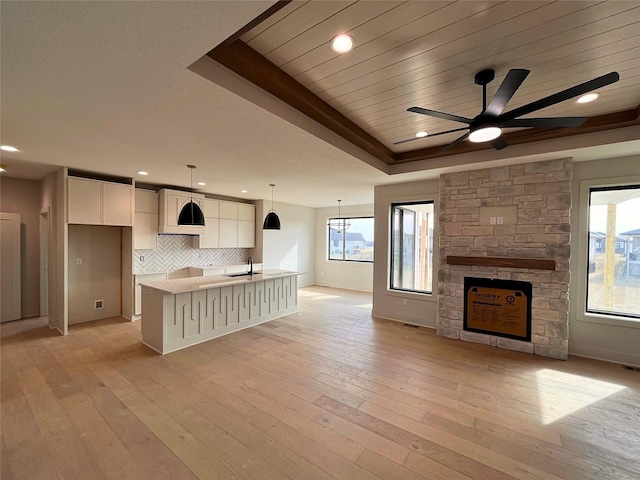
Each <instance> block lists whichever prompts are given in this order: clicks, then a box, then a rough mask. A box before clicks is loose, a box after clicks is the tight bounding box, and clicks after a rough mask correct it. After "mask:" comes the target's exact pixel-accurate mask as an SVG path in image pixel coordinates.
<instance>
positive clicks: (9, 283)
mask: <svg viewBox="0 0 640 480" xmlns="http://www.w3.org/2000/svg"><path fill="white" fill-rule="evenodd" d="M0 275H1V276H2V284H1V287H2V291H0V305H1V310H2V311H1V312H0V322H7V321H9V320H17V319H19V318H20V316H21V313H22V312H21V308H20V302H21V292H20V283H21V276H20V214H18V213H0Z"/></svg>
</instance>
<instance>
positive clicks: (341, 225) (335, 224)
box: [328, 200, 351, 233]
mask: <svg viewBox="0 0 640 480" xmlns="http://www.w3.org/2000/svg"><path fill="white" fill-rule="evenodd" d="M340 202H342V200H338V218H332V219H330V220H329V223H328V225H329V228H332V229H334V230H337V232H338V233H340V232H341V231H343V230H348V229H349V227H350V226H351V222H350V221H349V220H347V219H346V218H342V217H341V216H340Z"/></svg>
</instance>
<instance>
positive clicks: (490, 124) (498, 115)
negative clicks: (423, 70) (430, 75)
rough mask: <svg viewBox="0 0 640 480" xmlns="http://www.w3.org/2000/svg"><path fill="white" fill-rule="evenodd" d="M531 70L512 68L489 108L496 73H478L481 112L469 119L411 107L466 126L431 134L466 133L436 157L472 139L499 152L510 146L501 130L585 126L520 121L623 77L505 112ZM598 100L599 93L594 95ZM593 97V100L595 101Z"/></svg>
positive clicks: (575, 121)
mask: <svg viewBox="0 0 640 480" xmlns="http://www.w3.org/2000/svg"><path fill="white" fill-rule="evenodd" d="M529 73H530V71H529V70H525V69H511V70H509V73H507V75H506V76H505V78H504V80H503V81H502V84H500V87H498V90H497V91H496V93H495V95H494V96H493V99H491V102H489V104H488V105H487V84H489V83H490V82H491V81H492V80H493V79H494V78H495V71H494V70H492V69H485V70H482V71H480V72H478V73H476V75H475V77H474V81H475V83H476V85H481V86H482V112H480V114H479V115H478V116H476V117H475V118H467V117H462V116H458V115H453V114H451V113H444V112H438V111H436V110H429V109H427V108H422V107H410V108H408V109H407V111H409V112H413V113H419V114H421V115H428V116H430V117H436V118H440V119H443V120H451V121H454V122H459V123H464V124H466V125H467V126H466V127H462V128H456V129H453V130H447V131H444V132H438V133H433V134H430V135H429V137H434V136H437V135H445V134H448V133H453V132H462V131H464V130H467V132H466V133H464V134H463V135H462V136H460V137H458V138H457V139H455V140H454V141H453V142H451V143H449V144H448V145H445V146H444V147H442V148H441V149H439V150H438V151H437V152H435V153H434V154H433V155H439V154H441V153H443V152H445V151H447V150H449V149H450V148H452V147H454V146H455V145H457V144H458V143H460V142H462V141H464V140H466V139H469V141H471V142H491V144H492V145H493V147H494V148H495V149H496V150H501V149H503V148H505V147H507V146H508V144H507V142H506V140H505V139H504V138H503V137H501V134H502V130H503V129H505V128H571V127H573V128H575V127H579V126H580V125H582V124H583V123H584V122H585V121H586V120H587V117H549V118H519V117H522V116H524V115H528V114H530V113H532V112H535V111H537V110H542V109H543V108H547V107H550V106H552V105H555V104H557V103H560V102H564V101H565V100H569V99H571V98H575V97H581V96H583V95H585V94H587V93H589V92H592V91H593V90H596V89H598V88H602V87H605V86H607V85H611V84H612V83H615V82H617V81H618V80H620V75H619V74H618V73H617V72H611V73H608V74H606V75H602V76H600V77H597V78H594V79H593V80H589V81H588V82H584V83H581V84H579V85H576V86H574V87H571V88H568V89H566V90H562V91H561V92H558V93H554V94H553V95H549V96H548V97H545V98H541V99H540V100H536V101H535V102H531V103H528V104H527V105H523V106H522V107H518V108H516V109H514V110H511V111H509V112H505V113H503V112H502V111H503V110H504V108H505V107H506V105H507V103H508V102H509V100H511V98H512V97H513V95H514V94H515V93H516V91H517V90H518V88H520V86H521V85H522V83H523V82H524V80H525V79H526V78H527V76H528V75H529ZM593 95H595V98H597V94H595V93H594V94H591V96H592V97H593ZM595 98H593V99H595ZM419 138H422V137H418V136H417V135H416V137H415V138H410V139H407V140H401V141H399V142H395V143H394V145H399V144H402V143H407V142H410V141H413V140H417V139H419Z"/></svg>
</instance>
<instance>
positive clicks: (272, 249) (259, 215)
mask: <svg viewBox="0 0 640 480" xmlns="http://www.w3.org/2000/svg"><path fill="white" fill-rule="evenodd" d="M270 208H271V202H258V204H257V205H256V225H258V224H259V225H260V230H259V231H258V230H257V228H258V227H256V234H257V235H256V236H260V239H261V242H260V241H259V240H258V239H256V247H257V246H258V245H259V244H260V243H262V263H263V264H264V268H265V269H268V268H279V269H283V270H294V271H297V272H301V273H302V275H300V276H299V277H298V286H299V287H304V286H306V285H313V283H314V280H315V270H314V249H315V242H314V221H315V214H314V209H313V208H309V207H300V206H297V205H289V204H287V203H277V202H276V203H274V209H275V211H276V213H277V214H278V217H279V218H280V224H281V229H280V230H262V222H263V221H264V217H265V215H266V214H267V212H268V211H269V209H270ZM259 258H260V256H259V255H258V254H257V255H256V256H255V257H254V261H256V262H257V261H258V259H259Z"/></svg>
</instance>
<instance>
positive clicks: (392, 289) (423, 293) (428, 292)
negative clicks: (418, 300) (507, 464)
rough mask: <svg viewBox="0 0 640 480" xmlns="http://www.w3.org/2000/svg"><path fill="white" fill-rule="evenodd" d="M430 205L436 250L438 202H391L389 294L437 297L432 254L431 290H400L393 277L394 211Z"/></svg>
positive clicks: (431, 200)
mask: <svg viewBox="0 0 640 480" xmlns="http://www.w3.org/2000/svg"><path fill="white" fill-rule="evenodd" d="M427 204H430V205H431V206H432V210H433V215H434V221H433V238H432V242H433V248H434V250H435V248H436V223H437V222H436V221H435V214H436V202H435V200H434V199H428V200H407V201H396V202H391V203H390V205H389V262H388V268H389V270H388V271H389V279H388V281H389V283H388V287H387V289H388V291H389V292H401V293H411V294H414V295H421V296H428V297H433V296H435V291H434V289H435V288H436V287H437V285H435V282H434V278H433V275H434V272H435V271H436V259H435V256H434V254H433V252H432V257H431V263H432V269H433V270H432V274H431V275H432V278H431V290H416V289H412V288H400V287H394V286H393V283H394V282H393V277H394V269H393V267H394V262H393V258H394V253H393V252H394V248H395V230H394V211H395V208H396V207H399V206H405V205H427Z"/></svg>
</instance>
